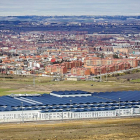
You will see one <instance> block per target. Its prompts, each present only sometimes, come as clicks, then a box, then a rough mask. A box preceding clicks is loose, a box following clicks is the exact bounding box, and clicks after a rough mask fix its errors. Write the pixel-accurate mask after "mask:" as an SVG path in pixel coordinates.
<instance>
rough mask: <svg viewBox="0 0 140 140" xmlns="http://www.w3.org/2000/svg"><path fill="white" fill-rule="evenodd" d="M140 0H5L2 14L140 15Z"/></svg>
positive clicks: (0, 4) (0, 9)
mask: <svg viewBox="0 0 140 140" xmlns="http://www.w3.org/2000/svg"><path fill="white" fill-rule="evenodd" d="M139 5H140V1H139V0H133V1H132V0H123V1H122V0H118V1H115V0H100V1H98V0H76V1H74V0H71V1H68V0H59V1H58V0H53V1H50V0H40V1H37V0H30V1H28V0H24V1H21V0H20V1H19V0H10V1H9V0H5V1H1V2H0V16H24V15H37V16H48V15H51V16H54V15H58V16H62V15H70V16H71V15H76V16H78V15H111V16H113V15H140V9H139Z"/></svg>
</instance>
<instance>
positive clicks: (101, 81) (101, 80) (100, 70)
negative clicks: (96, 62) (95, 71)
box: [100, 68, 102, 82]
mask: <svg viewBox="0 0 140 140" xmlns="http://www.w3.org/2000/svg"><path fill="white" fill-rule="evenodd" d="M100 82H102V76H101V68H100Z"/></svg>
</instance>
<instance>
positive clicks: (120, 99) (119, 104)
mask: <svg viewBox="0 0 140 140" xmlns="http://www.w3.org/2000/svg"><path fill="white" fill-rule="evenodd" d="M120 100H121V98H119V117H120V115H121V114H120Z"/></svg>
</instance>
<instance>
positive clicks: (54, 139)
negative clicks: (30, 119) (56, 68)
mask: <svg viewBox="0 0 140 140" xmlns="http://www.w3.org/2000/svg"><path fill="white" fill-rule="evenodd" d="M0 139H1V140H23V139H26V140H129V139H131V140H139V139H140V118H117V119H113V118H109V119H99V120H98V119H94V120H73V121H63V122H62V121H50V122H48V121H43V122H36V123H24V124H20V123H18V124H1V125H0Z"/></svg>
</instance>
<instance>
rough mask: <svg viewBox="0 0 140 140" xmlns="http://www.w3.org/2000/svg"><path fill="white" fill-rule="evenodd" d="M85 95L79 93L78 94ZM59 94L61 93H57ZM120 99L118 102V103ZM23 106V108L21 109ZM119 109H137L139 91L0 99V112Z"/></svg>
mask: <svg viewBox="0 0 140 140" xmlns="http://www.w3.org/2000/svg"><path fill="white" fill-rule="evenodd" d="M66 92H67V93H68V94H69V93H73V94H74V92H75V93H76V94H78V92H77V91H65V92H62V93H66ZM81 92H82V93H83V94H85V93H87V92H84V91H79V94H81ZM59 93H61V91H59ZM119 98H120V102H119ZM22 105H23V108H22V107H21V106H22ZM119 105H120V108H122V109H123V108H131V107H134V108H137V107H138V105H140V91H121V92H119V91H118V92H100V93H97V92H96V93H92V96H87V97H85V96H81V97H63V98H60V97H56V96H51V95H50V94H42V96H30V97H29V96H27V97H16V98H14V97H10V96H2V97H0V111H20V110H22V109H23V110H42V111H43V112H60V111H74V112H80V111H82V112H83V111H99V110H115V109H118V108H119Z"/></svg>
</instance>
